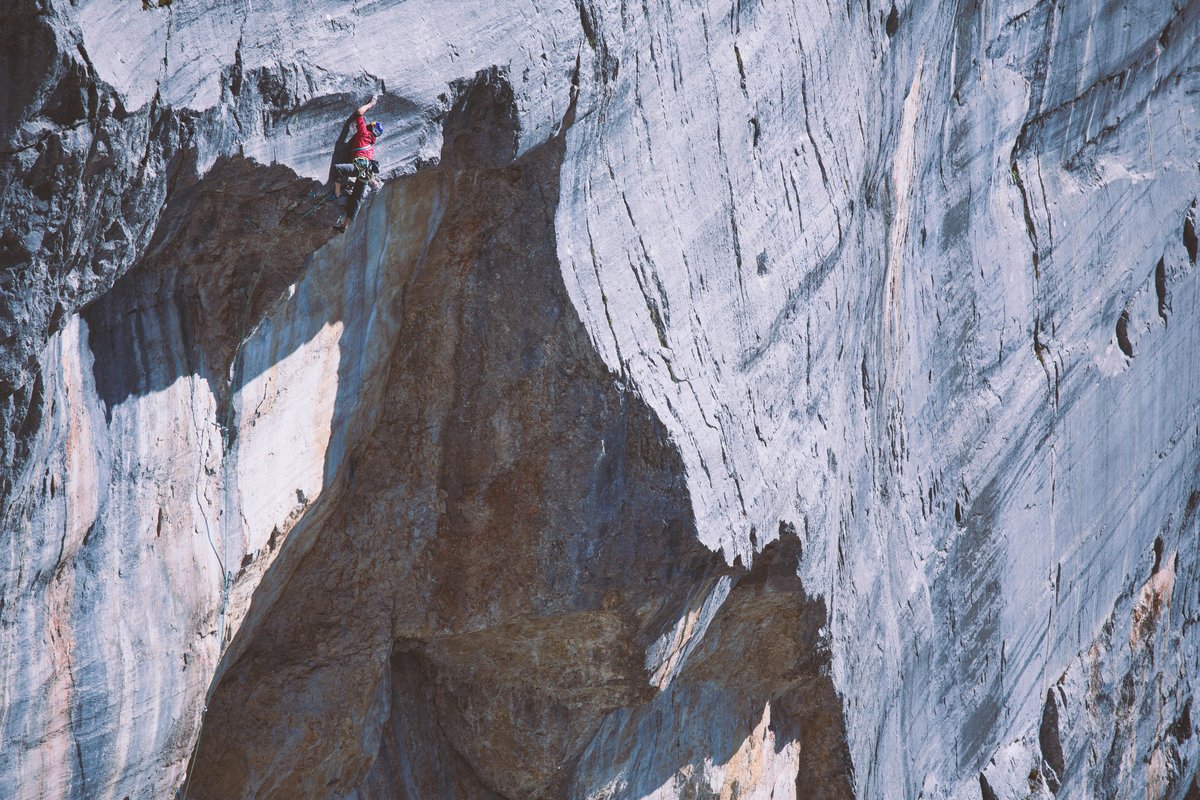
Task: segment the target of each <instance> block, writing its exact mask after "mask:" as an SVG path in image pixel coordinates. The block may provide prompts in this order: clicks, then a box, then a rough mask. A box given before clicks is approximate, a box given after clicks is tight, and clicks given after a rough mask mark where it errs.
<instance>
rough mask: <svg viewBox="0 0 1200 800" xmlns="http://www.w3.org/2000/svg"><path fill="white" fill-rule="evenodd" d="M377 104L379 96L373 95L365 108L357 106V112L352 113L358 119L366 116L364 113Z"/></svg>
mask: <svg viewBox="0 0 1200 800" xmlns="http://www.w3.org/2000/svg"><path fill="white" fill-rule="evenodd" d="M378 102H379V95H375V96H374V97H372V98H371V102H369V103H367V104H366V105H365V106H359V107H358V110H357V111H355V112H354V113H355V114H356V115H358V116H360V117H362V116H366V113H367V112H368V111H370V110H371V107H372V106H374V105H375V104H376V103H378Z"/></svg>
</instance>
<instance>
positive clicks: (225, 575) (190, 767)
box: [179, 192, 329, 800]
mask: <svg viewBox="0 0 1200 800" xmlns="http://www.w3.org/2000/svg"><path fill="white" fill-rule="evenodd" d="M313 196H314V193H312V192H310V193H308V197H310V198H311V197H313ZM328 203H329V194H328V193H325V192H322V194H320V199H319V200H318V201H317V203H316V204H314V205H313V206H312V207H310V209H307V210H306V211H304V213H301V215H300V216H299V217H298V218H296V219H295V221H293V222H292V223H288V224H284V223H283V222H282V219H281V222H280V223H277V224H276V227H277V228H281V227H282V228H283V229H284V230H283V233H276V234H274V235H271V236H270V239H269V240H268V247H270V245H274V243H275V242H277V241H278V240H280V239H281V237H282V236H283V234H284V233H288V231H290V230H293V229H295V227H296V225H299V224H300V223H302V222H304V221H305V219H307V218H308V217H310V216H312V215H313V213H316V212H317V211H318V210H319V209H322V207H323V206H325V205H326V204H328ZM244 221H245V222H246V223H248V224H251V225H253V227H254V228H258V230H259V231H260V233H263V234H266V233H268V231H266V229H264V228H263V227H262V225H260V224H258V223H257V222H254V221H253V219H251V218H250V217H244ZM265 271H266V266H265V264H260V265H259V267H258V271H257V272H256V273H254V281H253V283H251V285H250V291H248V293H247V295H246V309H245V313H244V314H242V321H241V332H240V335H239V336H238V347H236V349H235V350H234V354H233V359H232V361H230V373H233V371H234V369H235V365H238V361H239V359H240V356H241V348H242V345H244V344H245V343H246V337H247V336H248V335H250V320H251V315H252V313H253V308H254V293H256V291H257V290H258V287H259V284H260V283H262V279H263V272H265ZM233 381H234V377H233V374H230V375H229V391H230V397H228V398H227V401H226V404H227V409H226V417H224V419H223V420H220V421H218V422H217V425H216V427H217V428H218V431H220V435H221V439H222V449H223V447H224V444H226V441H227V437H228V435H229V431H230V429H232V428H233V422H234V419H233V417H234V410H233V397H232V392H233ZM190 408H191V413H192V427H193V428H194V431H196V437H197V444H198V443H199V438H200V423H199V420H198V419H197V416H196V393H194V389H193V392H192V402H191V403H190ZM223 461H224V462H226V469H228V459H223ZM203 474H204V461H203V459H200V461H199V469H198V471H197V475H196V482H194V491H196V504H197V506H198V507H199V510H200V517H202V518H203V519H204V528H205V531H206V534H208V539H209V547H211V548H212V554H214V555H215V557H216V559H217V564H218V565H220V567H221V614H220V638H218V639H217V663H220V662H221V660H222V658H223V657H224V655H226V622H227V614H228V609H229V589H230V587H232V583H233V581H232V578H230V576H229V571H228V570H227V569H226V560H224V559H223V558H222V555H221V553H218V552H217V546H216V542H215V541H214V539H212V527H211V524H210V523H209V516H208V513H205V511H204V504H203V503H200V480H202V479H203ZM224 541H226V535H224V531H223V530H222V535H221V546H222V551H223V549H224ZM208 711H209V705H208V702H205V703H204V704H203V705H202V706H200V724H199V728H198V729H197V732H196V744H193V745H192V752H191V754H190V756H188V759H187V771H186V774H185V777H184V788H182V793H181V794H180V795H179V796H180V800H187V793H188V790H190V789H191V786H192V775H193V772H194V770H196V756H197V753H198V752H199V750H200V738H202V736H203V735H204V723H205V721H206V720H208Z"/></svg>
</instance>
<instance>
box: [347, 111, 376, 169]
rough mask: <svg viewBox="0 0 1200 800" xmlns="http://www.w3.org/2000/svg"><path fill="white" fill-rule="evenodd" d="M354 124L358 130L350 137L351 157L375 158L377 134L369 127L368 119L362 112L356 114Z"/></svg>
mask: <svg viewBox="0 0 1200 800" xmlns="http://www.w3.org/2000/svg"><path fill="white" fill-rule="evenodd" d="M354 124H355V125H356V126H358V130H356V131H355V132H354V135H353V136H351V137H350V157H351V158H359V157H360V156H361V157H362V158H375V134H374V132H372V131H371V129H370V128H368V127H367V121H366V120H365V119H363V116H362V114H356V115H355V117H354Z"/></svg>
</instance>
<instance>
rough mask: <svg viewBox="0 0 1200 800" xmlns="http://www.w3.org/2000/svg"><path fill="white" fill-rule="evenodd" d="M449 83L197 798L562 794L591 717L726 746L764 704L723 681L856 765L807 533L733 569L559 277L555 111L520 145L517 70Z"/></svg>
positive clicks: (813, 767) (207, 746)
mask: <svg viewBox="0 0 1200 800" xmlns="http://www.w3.org/2000/svg"><path fill="white" fill-rule="evenodd" d="M457 92H458V94H457V100H456V102H455V103H454V106H453V109H452V111H451V112H450V114H449V116H448V117H447V119H446V123H445V133H446V135H445V141H446V145H445V149H444V152H443V159H442V166H441V167H440V168H439V169H437V170H432V171H429V172H425V173H421V174H418V175H416V176H412V177H410V178H403V179H400V181H399V183H398V188H397V192H398V194H397V195H396V196H397V197H408V198H410V199H412V200H413V201H414V202H416V200H417V198H418V195H420V198H421V202H424V203H427V204H428V205H430V206H431V207H437V208H440V209H443V211H442V216H441V218H440V222H439V224H438V225H437V226H436V230H434V231H433V233H432V235H431V238H430V240H429V241H428V243H427V245H426V246H425V248H424V250H423V252H422V256H421V259H420V264H419V265H417V266H414V267H413V268H412V269H408V270H401V273H402V277H401V278H399V279H401V280H403V282H404V285H403V297H402V301H401V302H400V311H399V314H400V321H399V333H398V342H399V345H398V346H397V347H396V349H395V351H394V352H393V353H392V355H391V364H390V366H389V374H388V377H387V381H386V386H385V388H384V389H383V394H382V398H381V400H380V412H379V418H378V422H377V424H376V426H375V428H374V430H373V431H372V432H371V435H370V436H368V437H366V439H365V440H364V442H363V443H362V445H361V446H360V447H358V448H357V449H356V450H355V451H354V452H353V453H352V454H351V455H350V456H349V457H348V458H349V462H350V467H349V471H350V474H351V477H350V478H349V480H348V482H347V485H346V488H345V491H344V492H343V493H342V494H341V495H340V496H339V497H338V498H336V499H335V500H334V501H333V502H332V504H331V507H330V508H328V509H327V510H326V514H327V516H324V517H323V519H322V522H321V523H320V527H319V530H317V531H316V532H315V534H314V542H313V544H312V548H311V550H309V551H308V552H307V555H305V556H304V557H303V559H302V560H301V561H300V562H299V564H298V565H297V566H296V567H295V569H294V571H292V572H291V573H290V574H289V575H288V576H283V575H277V576H275V577H274V580H275V581H276V583H278V584H279V585H278V586H276V587H275V588H274V589H272V590H270V591H273V592H274V594H273V595H272V597H273V598H274V597H277V599H274V600H273V602H272V603H271V604H269V606H268V607H266V608H262V609H260V611H259V614H260V615H261V623H259V624H258V625H256V626H255V627H254V629H253V632H252V633H251V632H249V630H250V629H248V628H244V629H243V634H240V635H241V636H243V637H244V638H243V641H242V642H240V644H239V647H238V648H237V652H239V653H241V655H240V658H238V660H237V661H236V662H235V663H233V664H232V665H231V666H229V667H228V670H227V671H226V672H225V674H224V677H223V678H222V679H221V682H220V683H219V684H218V685H217V686H216V688H215V689H214V690H213V693H212V698H211V702H210V704H209V711H208V715H207V717H206V720H205V727H204V732H203V736H202V738H201V742H200V747H199V751H198V754H197V756H196V759H195V764H194V766H195V771H194V777H193V781H192V785H191V790H190V793H189V797H191V798H193V800H204V798H214V799H215V798H234V797H259V798H285V797H286V798H292V797H309V796H311V797H318V796H320V797H326V796H338V797H355V798H358V800H370V799H372V798H384V797H388V798H393V797H407V798H414V800H415V798H422V800H425V799H426V798H446V800H449V799H450V798H481V799H485V798H486V799H487V800H492V799H493V798H496V797H508V798H526V797H560V796H567V794H566V793H567V792H568V791H569V789H570V786H571V784H572V781H573V776H574V775H575V774H576V773H577V772H578V771H579V769H580V768H581V767H582V766H584V765H586V763H587V759H588V756H587V755H586V753H587V752H599V751H598V750H596V747H597V744H596V742H597V741H598V740H602V739H606V737H607V738H608V739H612V740H613V741H619V740H620V738H621V737H620V732H621V731H622V730H632V728H630V727H629V726H630V725H642V724H648V723H647V722H646V720H647V719H649V717H648V716H647V715H648V714H653V713H655V709H658V708H661V707H662V706H663V704H665V706H666V707H665V709H663V713H665V714H667V715H668V716H669V715H670V714H675V715H676V717H675V718H676V719H678V720H679V721H681V723H691V722H695V723H696V725H695V726H694V727H693V728H692V729H691V734H692V735H694V737H696V738H695V740H694V744H695V747H694V748H693V749H691V750H687V749H679V748H676V749H671V748H669V747H668V748H665V749H663V750H660V751H659V752H658V754H657V755H656V758H657V759H658V760H657V761H656V762H655V764H653V765H643V766H642V767H640V769H641V772H642V774H645V775H647V776H655V777H654V779H658V777H661V776H666V777H664V778H663V780H666V779H667V778H669V777H670V776H671V775H672V774H674V773H675V772H677V771H678V770H679V769H680V768H681V767H682V766H684V762H688V761H689V760H690V759H694V758H698V757H700V756H699V754H700V752H701V751H702V750H703V747H702V742H706V741H709V740H711V738H712V737H713V736H724V737H726V739H727V740H728V741H727V743H726V745H724V746H722V747H719V748H717V752H716V753H715V754H714V753H713V752H712V749H711V748H710V749H709V750H708V751H706V754H707V755H708V756H709V757H713V758H723V757H728V758H731V757H732V755H733V754H734V753H735V752H736V750H737V747H738V742H739V741H740V740H744V739H745V738H746V736H747V735H748V733H749V731H750V730H752V726H751V727H749V728H748V727H746V725H745V724H743V721H742V720H741V718H738V719H736V720H735V719H732V718H730V717H729V716H727V714H726V710H727V709H725V708H723V707H718V706H714V705H711V703H717V704H725V703H728V702H730V701H732V700H735V699H736V701H737V702H738V703H739V704H740V706H746V709H745V710H746V712H747V713H746V714H745V715H744V716H745V718H746V719H747V720H751V719H753V718H755V717H754V714H755V713H757V715H758V717H757V718H761V717H762V712H763V709H764V707H765V705H766V704H767V703H771V704H772V707H773V708H777V709H778V710H777V711H774V712H773V715H772V724H773V725H775V726H776V728H777V730H778V734H777V740H778V741H779V742H781V744H780V747H783V746H784V745H785V744H786V742H796V741H803V742H805V747H807V748H810V749H809V750H808V753H810V754H811V755H807V754H806V755H805V756H803V757H802V758H801V759H800V761H799V762H797V764H798V770H799V772H800V774H801V776H802V777H804V778H805V779H811V778H812V776H814V775H816V776H817V777H818V778H821V779H824V776H825V773H824V772H822V769H825V768H823V767H821V766H820V765H817V764H816V763H815V762H814V763H812V764H809V765H808V766H805V765H804V764H805V763H807V762H804V761H803V759H804V758H810V759H816V758H825V757H828V758H830V759H831V763H832V764H833V766H831V767H828V769H832V770H833V771H834V777H833V778H830V780H831V781H833V783H834V784H835V785H836V786H837V787H841V786H848V784H847V783H846V780H848V778H847V777H846V776H848V766H847V765H848V759H847V758H844V745H841V743H842V742H843V741H844V733H843V729H842V726H841V717H840V710H838V709H839V708H840V707H839V706H838V704H837V697H836V694H835V693H834V692H833V689H832V684H831V682H830V680H829V678H828V677H827V676H828V670H827V664H828V655H827V653H826V651H825V650H824V648H823V647H822V646H821V645H820V642H819V630H820V628H821V626H822V625H823V624H824V618H825V614H824V607H823V605H822V604H821V603H820V602H817V601H811V600H810V599H809V598H807V596H805V595H804V594H803V591H802V588H801V587H799V582H798V580H797V579H796V578H795V568H796V559H797V558H798V553H797V552H796V551H795V550H789V551H787V552H786V553H782V554H781V555H779V556H768V557H764V559H761V560H760V565H759V566H758V567H756V569H755V570H753V571H750V572H749V573H748V574H747V573H746V571H745V570H742V569H739V568H731V567H728V566H727V565H725V564H724V562H723V561H722V560H721V559H720V557H719V555H717V554H714V553H712V552H711V551H709V550H708V549H706V548H705V547H703V546H702V545H701V544H700V543H699V542H698V541H697V539H696V530H695V524H694V520H693V518H692V511H691V508H692V505H691V499H690V497H689V494H688V489H687V484H686V481H685V478H684V468H683V464H682V460H681V458H680V455H679V453H678V451H677V449H676V448H675V446H674V445H673V444H672V443H671V441H670V439H669V437H668V434H667V432H666V430H665V428H664V427H663V425H662V423H661V422H660V421H659V420H658V418H657V416H656V415H655V414H654V412H653V411H652V410H651V409H650V408H649V407H648V406H647V405H646V403H645V402H644V401H643V400H642V399H641V398H640V397H639V396H638V394H637V393H636V392H635V391H633V390H632V389H630V388H629V387H628V386H626V385H624V384H623V382H622V381H621V379H620V378H619V377H618V376H616V375H614V374H613V373H612V372H611V371H610V370H609V369H608V367H607V366H606V365H605V364H604V362H603V361H602V359H601V358H600V356H599V355H598V354H597V352H596V350H595V348H594V346H593V344H592V342H591V340H590V338H589V336H588V333H587V331H586V329H585V327H584V326H583V324H582V322H581V321H580V319H579V318H578V316H577V315H576V313H575V310H574V306H573V305H572V303H571V302H570V299H569V297H568V295H567V292H566V289H565V287H564V285H563V282H562V277H561V274H560V266H559V263H558V259H557V241H556V232H555V214H556V211H557V204H558V196H559V170H560V166H561V164H562V160H563V155H564V152H565V140H564V136H563V135H562V134H560V135H559V136H557V137H554V138H552V139H551V140H550V141H548V142H547V143H545V144H544V145H542V146H540V147H538V148H535V149H533V150H531V151H530V152H528V153H526V154H525V155H523V156H521V157H520V158H516V157H515V156H516V150H517V148H516V141H517V130H516V121H515V119H516V115H515V111H514V109H513V95H512V89H511V87H510V86H509V84H508V81H507V79H506V77H505V76H504V75H503V74H502V73H500V72H498V71H495V70H492V71H485V72H483V73H480V74H479V75H478V76H477V77H476V79H475V80H473V81H470V82H466V83H464V84H461V85H460V86H458V87H457ZM572 114H573V105H572V110H571V111H569V112H568V115H567V117H566V119H565V120H564V125H563V129H564V130H565V129H566V128H567V127H569V125H570V122H571V118H572ZM406 193H407V194H406ZM426 195H428V196H426ZM369 235H371V234H369V233H368V236H369ZM406 235H407V233H406V232H405V231H398V230H396V229H395V227H394V226H393V227H391V228H389V229H388V230H387V232H386V236H387V237H388V238H389V240H397V239H403V238H404V237H405V236H406ZM421 235H425V234H424V233H421ZM381 258H384V259H385V260H386V255H385V256H381ZM789 576H790V577H789ZM722 581H723V582H724V583H722V585H724V586H728V585H730V584H731V583H732V582H734V581H736V582H737V584H736V586H734V589H733V591H732V593H731V594H730V597H729V598H728V600H727V602H726V606H725V607H724V608H722V609H721V611H720V613H719V614H718V615H717V618H716V619H714V620H713V627H712V633H711V635H709V636H704V637H703V639H702V640H701V641H700V644H699V645H698V646H696V647H694V649H693V650H692V651H691V655H690V657H689V658H688V659H687V661H686V665H685V669H684V670H683V671H682V672H680V673H679V676H678V677H677V678H676V681H675V683H673V684H672V685H671V686H670V687H669V689H668V691H666V692H660V691H659V690H658V689H656V688H655V686H654V685H653V684H652V674H651V673H652V671H653V669H654V665H652V664H648V663H647V659H646V656H645V653H646V652H647V651H648V649H649V648H650V647H651V645H652V644H654V643H655V642H656V641H658V640H659V639H660V638H661V637H662V636H663V635H664V632H666V631H668V630H670V629H672V627H673V626H675V624H676V622H677V621H678V620H679V617H680V612H681V610H686V609H687V608H688V607H689V604H690V603H691V602H692V601H693V600H694V599H695V597H696V596H697V595H698V594H703V593H705V592H707V591H709V590H710V589H711V587H713V586H715V585H717V584H718V583H721V582H722ZM264 591H265V590H264ZM663 698H666V699H665V700H664V699H663ZM697 703H698V704H700V705H701V706H702V711H700V712H697V713H699V714H700V715H701V717H702V716H703V715H704V714H710V715H711V716H709V717H708V718H707V719H701V717H697V716H694V715H692V712H691V710H690V709H691V708H692V706H695V705H696V704H697ZM740 706H739V707H740ZM752 707H753V708H752ZM806 719H807V720H809V721H807V722H805V721H804V720H806ZM813 720H816V721H818V722H814V721H813ZM623 721H624V722H623ZM701 723H704V724H701ZM623 726H625V727H623ZM614 731H615V732H614ZM714 731H716V732H715V733H714ZM598 737H599V739H598ZM614 737H615V738H614ZM806 737H807V738H806ZM826 739H828V741H826ZM839 746H841V749H840V750H839V749H838V747H839ZM793 750H795V748H793ZM789 752H790V751H789ZM833 760H836V763H834V761H833ZM659 762H661V763H659ZM838 781H840V783H839V782H838ZM824 796H828V797H843V796H848V794H847V793H846V792H843V791H841V789H840V788H838V789H835V790H834V791H833V793H831V794H828V795H824Z"/></svg>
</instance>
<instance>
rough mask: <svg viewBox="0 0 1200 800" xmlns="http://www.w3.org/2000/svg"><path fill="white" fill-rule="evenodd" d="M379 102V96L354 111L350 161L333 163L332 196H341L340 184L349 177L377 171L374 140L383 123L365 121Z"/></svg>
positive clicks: (381, 130) (381, 129)
mask: <svg viewBox="0 0 1200 800" xmlns="http://www.w3.org/2000/svg"><path fill="white" fill-rule="evenodd" d="M377 102H379V96H378V95H376V96H375V97H373V98H371V102H369V103H367V104H366V105H364V106H360V107H359V108H358V109H357V110H356V111H355V112H354V125H355V131H354V136H353V137H352V138H351V139H350V159H351V160H350V162H349V163H345V164H334V165H333V173H334V181H333V196H334V197H341V196H342V184H343V183H344V182H346V181H348V180H349V179H351V178H361V177H368V178H369V177H370V176H372V175H377V174H378V173H379V162H378V161H376V160H375V141H376V140H377V139H378V138H379V137H380V136H382V135H383V124H382V123H379V122H367V120H366V117H365V115H366V113H367V112H368V111H370V110H371V108H372V107H374V105H375V104H376V103H377Z"/></svg>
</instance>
